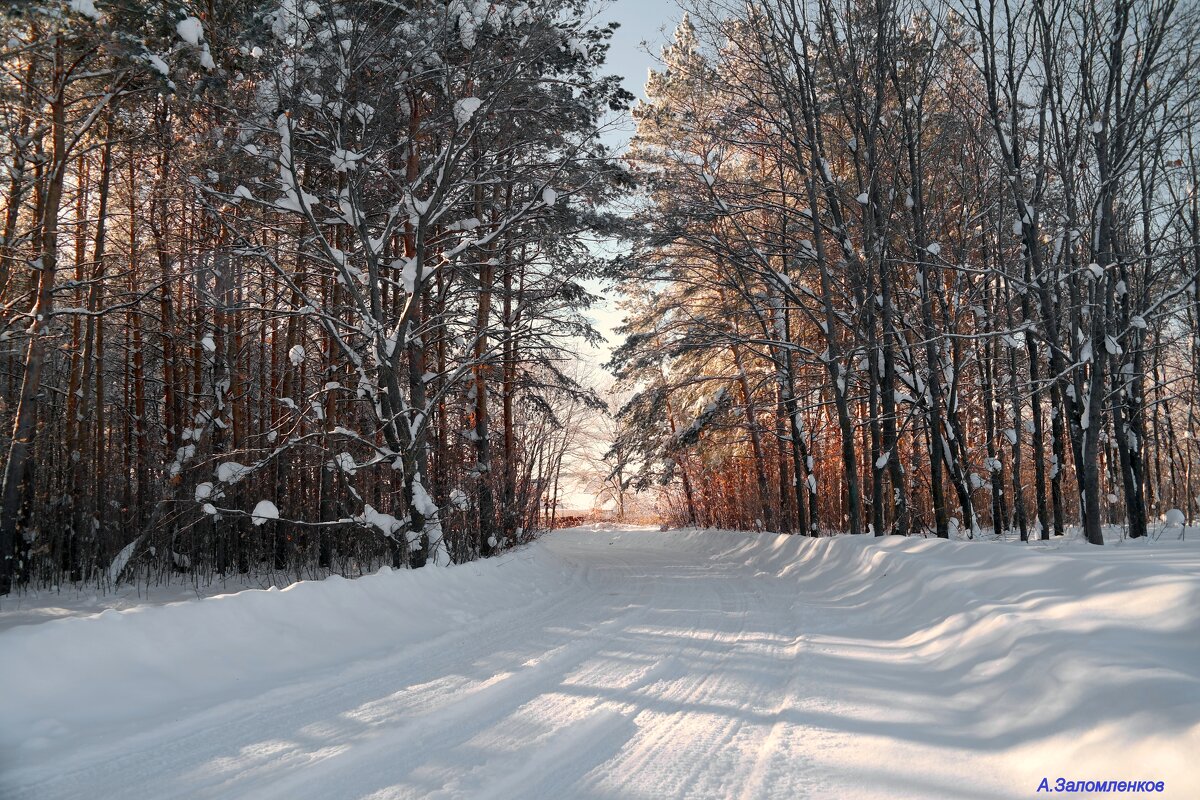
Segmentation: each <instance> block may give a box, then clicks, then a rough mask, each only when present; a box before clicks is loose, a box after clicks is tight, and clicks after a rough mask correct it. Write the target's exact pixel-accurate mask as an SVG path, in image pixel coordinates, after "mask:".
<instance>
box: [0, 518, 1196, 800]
mask: <svg viewBox="0 0 1200 800" xmlns="http://www.w3.org/2000/svg"><path fill="white" fill-rule="evenodd" d="M1198 634H1200V552H1198V551H1197V549H1196V548H1193V547H1184V546H1179V547H1174V546H1171V545H1167V544H1165V543H1161V544H1159V545H1156V546H1155V548H1144V549H1134V548H1128V547H1127V548H1119V549H1117V548H1111V549H1107V550H1104V551H1101V550H1099V549H1085V548H1068V549H1067V550H1064V551H1061V552H1052V551H1044V550H1043V551H1031V549H1030V548H1016V547H1012V546H1006V545H1000V544H990V545H989V544H957V543H954V544H952V543H946V542H936V541H930V540H915V539H914V540H887V541H885V542H879V541H873V540H869V539H866V538H859V539H856V540H853V541H851V540H850V537H841V538H839V539H838V540H836V541H833V542H831V541H828V540H826V541H818V542H813V541H810V540H804V539H802V538H799V537H775V536H747V535H744V534H722V533H697V532H674V533H666V534H661V533H658V532H651V531H616V532H614V531H568V532H559V533H556V534H554V535H551V536H548V537H546V538H545V539H544V540H543V541H541V542H540V543H538V544H535V545H533V546H531V547H529V548H525V549H523V550H520V551H517V552H515V553H512V554H509V555H507V556H505V557H503V558H501V559H493V560H491V561H489V562H484V563H482V564H476V565H467V566H464V567H457V568H453V569H449V570H433V569H430V570H424V571H421V573H392V574H383V575H378V576H372V577H368V578H365V579H360V580H358V581H338V580H335V581H326V582H323V583H306V584H300V585H298V586H296V587H292V588H291V589H288V590H285V591H283V592H248V593H242V594H238V595H232V596H226V597H220V598H214V599H209V600H200V601H193V602H189V603H184V604H177V605H171V606H164V607H159V608H148V609H144V610H137V611H132V612H120V613H118V612H106V613H105V614H101V615H99V616H95V617H90V618H84V619H72V620H59V621H55V622H50V623H45V624H42V625H36V626H25V627H18V628H14V629H12V630H10V631H6V632H4V633H3V634H0V654H2V659H3V665H2V666H0V686H3V687H4V690H3V692H4V695H5V698H6V699H5V700H4V702H3V706H4V708H3V710H2V711H0V796H2V797H5V798H39V800H41V799H42V798H45V799H47V800H48V799H49V798H80V797H87V798H131V797H137V798H150V799H156V798H214V797H222V798H224V797H247V798H264V800H266V799H268V798H279V799H280V800H284V799H285V798H286V799H287V800H297V799H298V798H320V800H331V799H333V798H368V797H369V798H451V797H472V798H483V797H487V798H631V799H632V798H647V799H649V798H654V799H655V800H658V799H659V798H673V797H698V798H739V797H741V798H767V797H779V798H793V797H819V798H873V797H880V798H884V797H886V798H900V797H912V798H941V797H945V798H980V799H983V798H1016V797H1035V796H1037V792H1036V789H1037V787H1038V784H1039V782H1040V781H1041V779H1042V778H1043V777H1045V778H1048V780H1049V782H1050V784H1051V785H1053V784H1054V782H1055V780H1056V779H1057V778H1058V777H1064V778H1066V779H1068V780H1075V779H1080V780H1109V779H1112V780H1125V779H1130V780H1142V779H1153V780H1163V781H1165V785H1166V791H1165V792H1164V793H1162V794H1158V795H1155V796H1160V797H1161V796H1166V797H1180V798H1185V797H1186V798H1194V797H1197V796H1200V766H1197V761H1200V635H1198ZM64 662H65V663H64ZM68 676H69V677H71V678H72V679H73V682H72V683H71V684H70V685H69V686H65V687H64V686H62V685H61V683H62V681H63V680H64V679H66V678H67V677H68ZM1077 796H1083V795H1077ZM1121 796H1131V795H1128V794H1124V795H1121ZM1132 796H1137V795H1132Z"/></svg>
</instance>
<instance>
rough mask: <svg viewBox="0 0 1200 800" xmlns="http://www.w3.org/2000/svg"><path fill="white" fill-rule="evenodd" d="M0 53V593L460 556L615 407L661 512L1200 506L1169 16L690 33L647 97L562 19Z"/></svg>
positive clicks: (1091, 9)
mask: <svg viewBox="0 0 1200 800" xmlns="http://www.w3.org/2000/svg"><path fill="white" fill-rule="evenodd" d="M3 19H4V26H5V31H6V36H5V37H4V38H5V41H4V42H3V43H2V50H0V65H2V79H0V131H2V133H3V135H2V136H0V154H2V158H3V163H4V165H5V175H4V176H3V178H2V180H3V184H4V186H3V189H2V191H0V195H2V198H3V202H2V209H3V220H2V222H0V225H2V226H3V229H2V230H0V452H2V453H3V454H4V461H3V489H2V493H0V593H6V592H8V591H9V590H10V589H11V588H19V587H28V586H35V587H36V586H59V585H62V584H66V583H76V584H88V583H92V584H96V585H101V586H106V585H112V584H116V583H120V582H128V581H132V580H141V579H154V578H155V577H156V576H157V577H162V576H165V575H171V574H174V573H186V574H191V575H196V574H203V575H206V576H212V575H224V574H227V573H262V574H276V573H277V574H280V575H291V576H293V577H297V578H299V577H304V576H319V575H325V574H330V573H339V574H344V575H359V574H363V573H364V572H367V571H371V570H373V569H375V568H377V567H378V566H380V565H390V566H392V567H404V566H411V567H420V566H422V565H424V564H426V563H427V562H429V561H431V560H433V561H436V562H438V563H446V562H453V563H462V562H465V561H471V560H473V559H476V558H480V557H487V556H490V555H493V554H495V553H498V552H500V551H503V550H506V549H508V548H510V547H512V546H514V545H516V544H518V543H521V542H524V541H527V540H529V539H530V538H531V537H533V536H535V535H536V534H537V533H538V532H539V531H542V530H545V529H547V528H552V527H554V526H555V524H556V516H557V515H558V514H559V508H560V505H561V498H562V489H561V486H560V483H561V482H562V481H563V479H564V475H565V473H566V471H569V470H570V469H571V468H572V463H573V460H574V459H576V456H573V455H572V454H573V453H576V452H577V451H578V450H579V448H580V446H581V444H580V442H581V441H583V438H584V434H585V433H586V432H588V431H589V430H594V429H596V428H597V427H599V426H600V423H599V422H598V420H602V419H607V415H609V414H610V413H611V414H612V415H613V419H612V422H611V424H610V427H611V429H612V432H613V435H612V437H611V441H607V442H604V443H603V444H602V446H601V450H600V452H599V453H598V454H595V455H598V456H599V457H597V458H594V459H592V461H593V462H594V464H595V466H594V468H593V469H594V471H597V472H598V474H597V476H596V477H597V479H598V480H599V481H601V482H603V483H605V484H606V485H608V486H610V487H615V488H614V489H613V491H612V494H613V495H614V496H621V497H624V495H625V493H627V492H628V493H643V494H648V495H650V496H653V497H655V498H656V502H657V503H658V507H659V508H660V509H661V516H662V519H663V522H664V524H689V525H693V526H711V527H722V528H736V529H747V530H763V531H778V532H795V533H802V534H806V535H811V536H825V535H831V534H834V533H841V532H846V533H852V534H859V533H873V534H874V535H876V536H882V535H885V534H900V535H909V534H913V535H918V534H925V535H935V536H938V537H942V538H966V537H980V536H984V535H993V536H1007V535H1012V536H1019V537H1020V539H1022V540H1026V539H1034V540H1036V539H1046V538H1050V537H1052V536H1055V535H1061V534H1063V533H1064V532H1066V531H1068V530H1072V529H1076V528H1078V529H1081V530H1082V532H1083V536H1084V537H1085V538H1086V539H1087V541H1089V542H1091V543H1093V544H1103V542H1104V540H1105V530H1106V529H1108V530H1109V531H1110V533H1109V535H1110V536H1111V535H1112V533H1111V531H1112V530H1113V529H1114V527H1115V529H1117V530H1119V531H1120V532H1121V533H1120V535H1127V536H1128V537H1131V538H1138V537H1144V536H1146V535H1147V532H1148V530H1149V528H1150V525H1151V523H1153V522H1155V521H1159V520H1166V521H1167V522H1175V523H1178V524H1183V523H1184V522H1186V521H1194V520H1195V519H1196V518H1197V516H1198V515H1200V470H1198V469H1197V468H1198V467H1200V439H1198V438H1197V437H1198V436H1200V407H1198V404H1200V385H1198V383H1197V381H1198V380H1200V198H1198V197H1197V193H1196V190H1195V187H1196V183H1197V179H1198V177H1200V142H1197V141H1195V137H1194V131H1195V130H1196V126H1195V125H1194V123H1193V118H1194V117H1196V116H1200V78H1198V77H1197V75H1198V74H1200V73H1198V72H1197V69H1196V68H1197V62H1198V61H1200V9H1198V8H1197V6H1196V4H1194V3H1191V2H1180V0H1136V1H1135V0H1020V1H1019V2H991V1H990V0H970V1H968V2H959V1H958V0H954V1H951V0H760V1H758V2H747V3H740V2H732V0H730V1H729V2H726V0H703V1H702V2H700V3H699V4H697V5H696V6H695V7H693V8H690V9H689V13H688V14H687V15H685V16H684V19H683V22H682V23H681V24H680V25H679V27H678V29H677V30H676V32H675V34H674V38H673V40H672V41H671V42H670V43H669V44H668V45H667V46H666V47H665V49H663V51H662V56H661V61H660V63H659V65H658V66H657V67H656V68H655V69H654V70H653V71H652V72H651V75H650V80H649V82H648V84H647V86H646V97H645V100H644V101H639V102H635V98H634V97H633V96H632V95H631V94H630V93H629V92H628V91H626V90H625V89H623V88H622V87H621V83H620V79H619V78H618V77H617V76H614V75H608V74H607V73H606V66H605V56H606V51H607V49H608V47H609V41H610V39H611V37H612V35H613V32H614V30H615V25H614V24H609V23H603V22H600V21H598V19H597V17H596V14H595V12H594V9H593V8H591V7H590V6H589V4H587V3H585V2H582V0H533V2H520V3H516V4H511V5H502V4H498V3H492V4H489V3H484V2H475V3H471V2H464V0H451V2H442V1H440V0H439V1H438V2H429V0H411V2H381V0H337V1H335V0H186V1H185V2H175V3H165V2H158V0H145V2H128V1H126V0H42V1H41V2H37V3H24V2H19V1H18V2H10V3H8V4H7V7H6V9H5V11H4V16H3ZM629 112H631V113H632V116H633V120H634V123H635V125H636V132H635V134H634V135H633V138H632V141H631V142H630V143H629V146H628V148H627V149H623V148H621V147H617V146H614V145H613V144H612V143H611V141H610V139H609V138H608V137H607V136H606V134H605V131H606V126H608V125H609V124H610V123H611V120H612V119H613V118H614V116H619V115H621V114H624V113H629ZM597 286H609V287H612V288H613V292H614V295H615V296H618V297H619V298H620V301H619V302H620V304H621V306H620V307H621V309H622V312H623V314H624V317H625V320H624V323H623V325H622V327H621V329H620V333H621V335H622V337H623V341H622V342H620V343H619V344H618V345H617V347H616V348H615V350H614V352H613V354H612V359H611V361H610V362H609V364H608V367H609V368H610V369H611V370H612V372H613V374H614V375H615V376H616V389H615V391H613V392H611V393H608V395H607V396H606V393H605V392H603V391H601V387H600V386H598V385H597V384H595V383H594V382H593V381H590V380H588V379H585V378H583V377H581V376H583V375H585V371H583V370H581V369H579V358H580V356H579V353H580V352H581V349H582V348H584V347H585V346H586V345H587V344H588V343H594V342H596V341H598V339H599V334H598V333H597V331H596V329H595V326H594V324H593V321H592V319H591V317H590V316H589V311H590V309H593V308H594V307H595V305H596V304H597V303H598V302H600V300H601V298H600V297H599V296H598V294H597V292H598V290H597V289H596V287H597ZM618 399H619V401H618ZM607 401H612V402H607ZM610 405H611V409H610V407H609V406H610ZM605 424H606V425H608V424H609V423H607V422H606V423H605ZM622 508H623V503H622Z"/></svg>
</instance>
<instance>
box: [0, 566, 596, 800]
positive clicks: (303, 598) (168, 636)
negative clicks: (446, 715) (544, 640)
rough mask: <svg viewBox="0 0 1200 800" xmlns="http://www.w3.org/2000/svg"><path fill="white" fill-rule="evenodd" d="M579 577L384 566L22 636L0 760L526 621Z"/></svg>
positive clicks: (549, 569) (6, 662)
mask: <svg viewBox="0 0 1200 800" xmlns="http://www.w3.org/2000/svg"><path fill="white" fill-rule="evenodd" d="M571 574H572V571H571V569H570V568H569V567H568V566H567V565H564V564H563V563H562V562H561V561H559V560H558V559H557V558H556V557H555V556H554V555H553V554H551V553H549V552H547V551H545V550H543V549H538V548H527V549H525V550H523V551H520V552H519V553H516V554H513V555H508V556H505V557H501V558H497V559H494V560H491V561H488V562H482V563H477V564H467V565H463V566H458V567H448V568H446V567H444V568H428V569H423V570H414V571H407V570H404V571H395V572H393V571H392V570H391V569H389V568H386V567H385V568H383V569H381V570H380V571H379V572H378V573H376V574H374V575H368V576H365V577H362V578H357V579H355V580H347V579H345V578H341V577H339V576H336V575H335V576H330V577H328V578H326V579H324V580H321V581H303V582H300V583H295V584H292V585H291V586H289V587H287V588H285V589H282V590H280V589H276V588H269V589H265V590H246V591H241V592H237V593H235V594H224V595H217V596H214V597H206V598H201V599H195V600H188V601H183V602H176V603H169V604H166V605H153V606H151V605H147V606H139V607H135V608H131V609H127V610H122V611H117V610H112V609H110V610H106V611H103V612H101V613H99V614H95V615H92V616H85V617H72V618H66V619H56V620H52V621H48V622H44V623H41V624H35V625H23V626H20V627H14V628H11V629H9V630H6V631H3V632H0V682H2V683H0V685H4V686H7V687H9V689H8V691H7V692H6V694H7V697H6V698H5V701H4V702H3V703H0V752H4V753H8V754H9V756H10V757H12V756H14V755H17V756H18V760H19V757H20V754H24V753H29V754H33V753H38V755H39V757H40V755H41V753H40V752H39V751H42V750H46V749H53V750H55V751H57V750H60V749H70V747H71V745H72V743H73V742H74V741H76V740H80V741H85V740H94V739H96V738H97V737H98V735H99V736H100V737H113V736H119V735H124V734H126V733H130V732H134V731H137V730H140V729H145V728H149V727H151V726H152V725H154V724H155V723H156V722H158V721H160V720H164V719H172V718H177V717H180V716H184V715H186V714H188V713H193V712H198V711H205V710H209V709H212V708H213V707H214V706H216V705H226V704H237V703H239V702H241V701H242V700H244V699H245V698H251V697H255V696H257V695H260V694H262V693H263V692H267V691H271V690H273V689H274V688H275V687H279V686H284V685H285V684H286V683H287V682H288V680H289V679H290V678H294V677H297V676H304V677H306V678H309V677H312V676H314V675H317V674H320V673H321V672H335V671H344V670H346V669H347V668H349V667H352V666H353V665H355V664H356V663H359V662H363V661H366V660H370V659H377V658H381V657H385V656H387V655H388V654H392V653H396V652H403V651H405V650H406V648H407V649H409V650H410V651H411V648H413V647H436V646H437V645H438V643H439V642H440V641H442V640H444V639H445V638H447V637H449V636H452V635H453V632H454V630H455V628H456V627H459V626H469V625H470V623H471V622H472V621H473V620H476V619H478V618H479V617H480V616H485V615H495V614H496V613H497V612H505V611H509V612H519V610H520V608H521V605H522V602H523V600H524V599H525V598H527V597H528V596H529V595H530V594H544V593H545V592H547V591H550V590H552V589H554V588H556V587H558V588H561V587H562V585H563V584H564V583H565V582H567V581H569V580H570V579H571ZM298 699H302V698H298ZM2 773H3V765H2V763H0V774H2ZM3 794H4V793H3V792H2V791H0V795H3Z"/></svg>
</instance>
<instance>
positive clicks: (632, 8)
mask: <svg viewBox="0 0 1200 800" xmlns="http://www.w3.org/2000/svg"><path fill="white" fill-rule="evenodd" d="M681 16H682V12H681V11H680V9H679V7H678V6H677V5H676V4H675V2H674V0H609V2H606V3H605V4H604V5H602V6H601V9H600V12H599V14H598V17H597V22H598V23H601V24H604V23H608V22H618V23H620V25H621V27H619V28H618V29H617V31H616V33H615V34H613V38H612V40H611V47H610V49H609V51H608V62H607V64H606V66H605V69H604V73H605V74H608V75H612V74H616V75H620V76H621V78H622V82H623V84H624V86H625V88H626V89H627V90H628V91H630V92H632V93H633V95H634V96H635V97H638V98H639V99H640V98H642V97H643V96H644V92H643V90H644V88H645V84H646V73H647V72H648V71H649V70H650V69H651V68H652V67H655V66H657V55H658V53H659V52H660V51H661V50H662V45H663V43H665V42H666V41H667V40H668V39H669V37H670V36H671V34H672V32H673V31H674V30H675V27H676V25H677V24H678V22H679V19H680V17H681ZM652 54H653V55H652ZM632 133H633V124H632V121H631V119H630V118H629V115H628V114H622V115H620V116H619V118H616V119H614V120H613V121H612V123H611V124H610V126H609V128H608V130H606V132H605V136H604V138H605V140H606V141H607V142H608V144H609V145H610V146H612V147H615V148H618V149H624V147H625V146H626V145H627V144H628V143H629V138H630V136H631V135H632ZM587 288H588V289H589V290H590V291H591V292H592V293H593V294H596V295H599V296H600V297H601V298H602V300H601V301H600V302H599V303H597V304H596V305H595V306H594V307H593V308H592V309H591V311H590V313H589V316H590V317H591V318H592V321H593V322H594V323H595V326H596V329H597V330H598V331H599V332H600V333H601V335H603V336H604V338H605V340H606V343H605V344H604V345H603V346H602V347H599V348H591V347H588V346H587V345H586V344H583V343H581V352H580V353H579V356H580V359H581V360H582V361H583V362H584V363H585V364H587V365H588V366H590V367H592V368H593V371H594V375H595V384H596V386H595V388H596V389H597V390H599V391H601V392H604V391H605V390H607V389H608V387H609V385H610V384H611V377H610V376H608V375H607V374H606V373H605V372H604V371H603V370H602V369H601V365H603V364H604V363H605V362H607V361H608V359H609V356H610V354H611V351H612V348H613V347H614V346H615V345H616V344H617V342H618V338H619V337H617V336H616V334H615V333H614V332H613V331H614V329H615V328H616V327H617V326H618V325H620V324H621V316H622V315H621V312H620V311H619V310H618V309H617V307H616V302H615V301H616V298H615V292H614V291H613V289H612V287H609V286H606V285H605V284H604V283H603V282H601V281H589V282H588V284H587ZM564 480H566V479H564ZM566 483H567V484H568V485H567V486H566V487H565V490H564V497H563V502H564V504H565V505H566V506H567V507H568V508H573V509H584V510H586V509H588V508H590V507H591V506H592V502H593V499H594V498H593V495H592V494H591V493H590V492H588V491H587V490H586V489H585V488H584V487H583V486H582V485H579V484H577V483H575V482H574V481H571V480H566Z"/></svg>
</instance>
